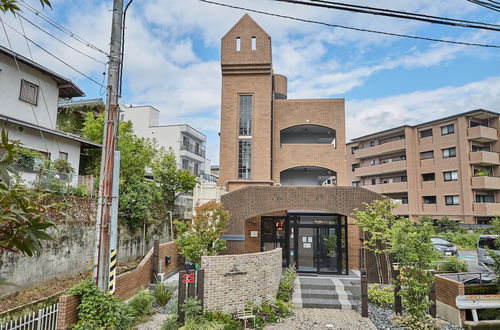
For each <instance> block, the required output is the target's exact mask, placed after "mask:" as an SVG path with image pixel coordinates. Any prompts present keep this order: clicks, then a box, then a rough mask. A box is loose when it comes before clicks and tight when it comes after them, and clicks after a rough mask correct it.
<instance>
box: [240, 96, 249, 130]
mask: <svg viewBox="0 0 500 330" xmlns="http://www.w3.org/2000/svg"><path fill="white" fill-rule="evenodd" d="M242 135H244V136H250V135H252V95H240V136H242Z"/></svg>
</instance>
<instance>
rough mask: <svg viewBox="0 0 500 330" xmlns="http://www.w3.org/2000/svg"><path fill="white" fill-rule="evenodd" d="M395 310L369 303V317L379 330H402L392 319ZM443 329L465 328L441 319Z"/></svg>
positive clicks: (456, 329) (460, 329)
mask: <svg viewBox="0 0 500 330" xmlns="http://www.w3.org/2000/svg"><path fill="white" fill-rule="evenodd" d="M393 316H394V312H393V311H392V310H390V309H387V308H382V307H378V306H376V305H374V304H369V305H368V317H369V319H370V320H371V321H372V322H373V324H375V326H376V327H377V329H379V330H402V329H401V328H399V327H396V326H393V325H392V322H391V319H392V317H393ZM440 323H441V327H440V329H441V330H463V328H461V327H459V326H457V325H454V324H452V323H448V322H446V321H443V320H440Z"/></svg>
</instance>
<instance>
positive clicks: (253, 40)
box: [252, 37, 257, 50]
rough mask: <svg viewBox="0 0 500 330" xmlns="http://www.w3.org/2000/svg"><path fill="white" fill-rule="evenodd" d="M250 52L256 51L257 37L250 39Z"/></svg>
mask: <svg viewBox="0 0 500 330" xmlns="http://www.w3.org/2000/svg"><path fill="white" fill-rule="evenodd" d="M252 50H257V37H252Z"/></svg>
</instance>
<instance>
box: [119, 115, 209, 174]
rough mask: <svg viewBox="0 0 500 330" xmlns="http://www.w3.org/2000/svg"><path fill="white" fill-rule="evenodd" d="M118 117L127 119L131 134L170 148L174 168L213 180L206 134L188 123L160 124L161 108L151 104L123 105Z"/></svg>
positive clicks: (123, 119) (167, 148)
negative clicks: (151, 139) (131, 127)
mask: <svg viewBox="0 0 500 330" xmlns="http://www.w3.org/2000/svg"><path fill="white" fill-rule="evenodd" d="M120 109H121V110H122V113H121V115H120V120H122V121H128V120H130V121H131V122H132V125H133V129H134V133H135V134H136V135H137V136H140V137H144V138H154V139H156V142H157V143H158V145H159V146H160V147H164V148H165V149H166V150H169V149H172V151H173V153H174V154H175V156H176V158H177V167H178V168H180V169H183V170H186V171H189V172H191V173H192V174H194V175H196V176H198V177H199V178H200V179H203V180H208V181H214V179H212V176H211V175H210V160H209V159H207V158H206V147H205V145H206V140H207V137H206V135H205V134H203V133H201V132H200V131H198V130H196V129H194V128H193V127H191V126H189V125H187V124H179V125H160V123H159V121H160V111H159V110H158V109H156V108H154V107H152V106H150V105H144V106H123V107H121V108H120Z"/></svg>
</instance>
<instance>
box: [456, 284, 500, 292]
mask: <svg viewBox="0 0 500 330" xmlns="http://www.w3.org/2000/svg"><path fill="white" fill-rule="evenodd" d="M464 289H465V294H466V295H467V294H497V293H498V288H497V285H496V284H495V283H488V284H468V285H466V286H465V288H464Z"/></svg>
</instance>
